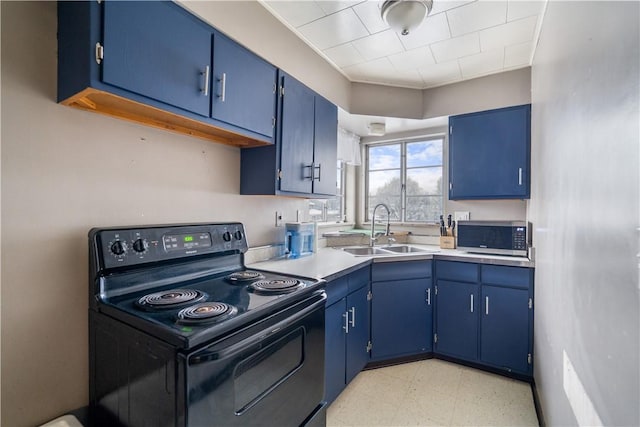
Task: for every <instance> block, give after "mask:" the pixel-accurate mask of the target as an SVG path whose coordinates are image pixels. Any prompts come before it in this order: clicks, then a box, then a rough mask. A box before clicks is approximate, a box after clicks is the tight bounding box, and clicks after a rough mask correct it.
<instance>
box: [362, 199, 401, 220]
mask: <svg viewBox="0 0 640 427" xmlns="http://www.w3.org/2000/svg"><path fill="white" fill-rule="evenodd" d="M378 203H384V204H385V205H387V206H388V207H389V209H390V210H391V221H400V209H401V205H400V195H398V196H391V195H388V196H372V197H369V212H368V213H367V220H369V221H370V220H372V216H373V209H374V208H375V207H376V205H377V204H378ZM376 216H377V219H382V220H384V221H386V220H387V211H386V210H385V208H378V211H377V212H376Z"/></svg>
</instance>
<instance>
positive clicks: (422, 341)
mask: <svg viewBox="0 0 640 427" xmlns="http://www.w3.org/2000/svg"><path fill="white" fill-rule="evenodd" d="M371 288H372V292H371V293H372V295H373V297H372V299H371V343H372V348H371V359H372V360H376V361H378V360H384V359H391V358H395V357H402V356H411V355H416V354H420V353H426V352H430V351H431V349H432V348H431V342H432V341H431V334H432V326H433V324H432V305H431V303H432V300H433V299H432V291H431V278H422V279H407V280H396V281H386V282H374V283H373V284H372V285H371Z"/></svg>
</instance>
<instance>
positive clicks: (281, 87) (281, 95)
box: [280, 86, 284, 98]
mask: <svg viewBox="0 0 640 427" xmlns="http://www.w3.org/2000/svg"><path fill="white" fill-rule="evenodd" d="M283 96H284V86H280V97H281V98H282V97H283Z"/></svg>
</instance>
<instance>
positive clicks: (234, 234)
mask: <svg viewBox="0 0 640 427" xmlns="http://www.w3.org/2000/svg"><path fill="white" fill-rule="evenodd" d="M233 237H235V238H236V240H242V231H240V230H236V232H235V233H233Z"/></svg>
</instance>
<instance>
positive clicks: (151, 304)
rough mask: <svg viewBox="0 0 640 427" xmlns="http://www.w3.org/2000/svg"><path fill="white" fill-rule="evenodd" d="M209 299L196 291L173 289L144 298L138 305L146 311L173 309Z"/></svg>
mask: <svg viewBox="0 0 640 427" xmlns="http://www.w3.org/2000/svg"><path fill="white" fill-rule="evenodd" d="M206 298H207V294H205V293H204V292H200V291H197V290H194V289H171V290H168V291H162V292H155V293H153V294H148V295H145V296H143V297H142V298H140V299H139V300H138V301H137V305H138V306H139V307H142V308H144V309H160V310H163V309H171V308H176V307H181V306H185V305H188V304H193V303H195V302H199V301H202V300H204V299H206Z"/></svg>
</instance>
